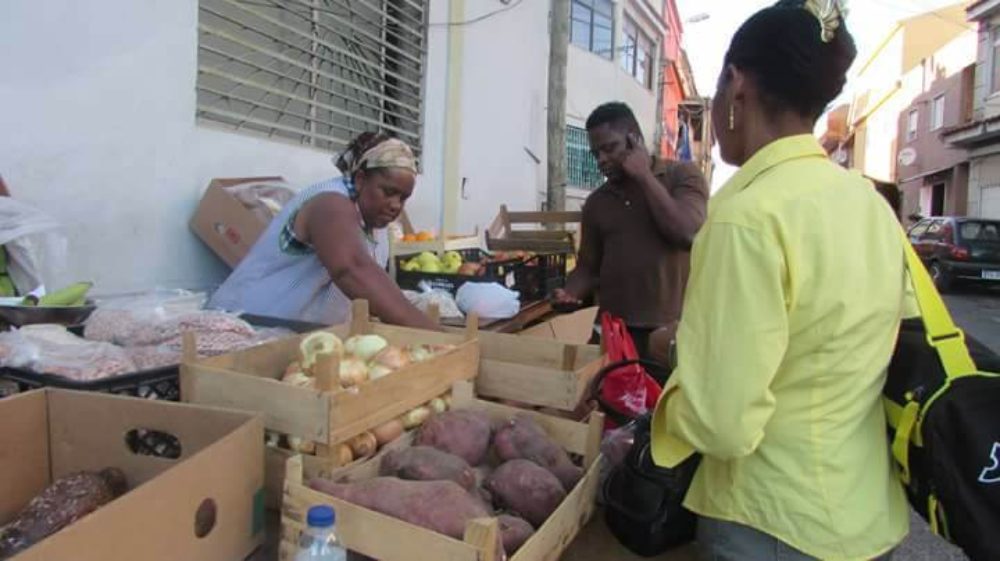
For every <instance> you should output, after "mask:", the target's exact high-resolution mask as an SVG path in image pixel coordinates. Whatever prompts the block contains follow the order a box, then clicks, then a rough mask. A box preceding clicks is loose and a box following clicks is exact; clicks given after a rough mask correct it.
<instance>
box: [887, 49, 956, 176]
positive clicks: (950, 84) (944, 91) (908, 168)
mask: <svg viewBox="0 0 1000 561" xmlns="http://www.w3.org/2000/svg"><path fill="white" fill-rule="evenodd" d="M970 54H971V53H970ZM943 73H944V71H943V70H942V71H941V74H943ZM935 74H937V72H935ZM965 79H966V78H965V75H964V71H963V72H959V73H957V74H952V75H950V76H947V77H941V78H938V79H935V81H934V82H933V83H931V85H930V87H929V88H928V89H927V90H926V91H925V92H924V93H922V94H920V95H918V96H917V97H916V98H915V99H914V101H913V103H911V104H910V105H909V106H908V107H906V108H905V109H903V111H901V112H900V114H899V119H898V126H897V136H898V138H899V150H898V151H897V154H898V152H901V151H902V150H904V149H912V151H913V152H915V153H916V159H915V160H914V162H913V163H912V164H910V165H904V164H903V162H902V161H900V162H899V167H898V170H897V175H898V178H899V181H900V182H904V181H909V180H910V179H912V178H915V177H919V176H922V175H925V174H929V173H934V172H938V171H941V170H944V169H947V168H951V167H952V166H955V165H957V164H959V163H961V162H964V161H965V160H966V159H967V156H966V152H965V150H963V149H960V148H955V147H953V146H952V145H949V144H947V143H946V142H944V141H943V140H942V139H941V133H942V132H943V131H944V130H945V129H948V128H950V127H954V126H956V125H958V124H961V123H962V122H963V115H962V106H963V100H964V98H965V95H966V89H965ZM939 96H944V122H943V126H942V127H941V128H939V129H937V130H931V119H932V113H933V104H934V100H935V99H937V98H938V97H939ZM913 111H916V112H917V114H918V115H919V126H918V127H917V136H916V138H915V139H913V140H910V139H909V137H908V134H907V128H908V119H909V115H910V113H911V112H913Z"/></svg>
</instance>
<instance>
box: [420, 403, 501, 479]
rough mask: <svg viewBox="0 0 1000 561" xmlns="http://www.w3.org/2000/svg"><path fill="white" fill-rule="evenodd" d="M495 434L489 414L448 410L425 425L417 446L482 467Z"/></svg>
mask: <svg viewBox="0 0 1000 561" xmlns="http://www.w3.org/2000/svg"><path fill="white" fill-rule="evenodd" d="M492 434H493V423H492V422H491V420H490V418H489V416H488V415H486V414H485V413H479V412H476V411H464V410H459V411H448V412H447V413H442V414H440V415H434V416H433V417H431V418H430V419H428V420H427V422H426V423H424V426H423V427H421V429H420V434H418V435H417V441H416V444H417V445H418V446H431V447H434V448H437V449H438V450H441V451H443V452H448V453H449V454H454V455H456V456H458V457H459V458H462V459H463V460H465V461H466V462H468V463H469V465H470V466H478V465H479V464H481V463H482V462H483V460H484V459H486V454H487V452H489V448H490V437H491V436H492Z"/></svg>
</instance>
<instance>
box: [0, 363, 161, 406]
mask: <svg viewBox="0 0 1000 561" xmlns="http://www.w3.org/2000/svg"><path fill="white" fill-rule="evenodd" d="M179 373H180V367H179V366H165V367H163V368H156V369H153V370H145V371H143V372H133V373H131V374H122V375H121V376H111V377H109V378H103V379H101V380H93V381H89V382H79V381H76V380H70V379H68V378H64V377H62V376H56V375H54V374H40V373H38V372H30V371H27V370H21V369H20V368H0V379H2V380H5V381H7V382H12V383H13V384H16V385H17V391H18V392H25V391H29V390H36V389H39V388H46V387H49V388H62V389H67V390H79V391H88V392H104V393H113V394H117V395H127V396H130V397H138V398H142V399H162V400H166V401H180V399H181V387H180V377H179ZM11 389H12V388H11ZM11 393H13V392H11Z"/></svg>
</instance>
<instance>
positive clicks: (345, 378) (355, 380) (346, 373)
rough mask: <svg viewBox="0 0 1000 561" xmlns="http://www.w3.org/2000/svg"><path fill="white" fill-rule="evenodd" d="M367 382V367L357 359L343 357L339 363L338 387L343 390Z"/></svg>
mask: <svg viewBox="0 0 1000 561" xmlns="http://www.w3.org/2000/svg"><path fill="white" fill-rule="evenodd" d="M367 380H368V366H367V365H366V364H365V363H364V361H362V360H361V359H359V358H355V357H344V359H343V360H341V361H340V385H341V386H343V387H345V388H350V387H352V386H357V385H359V384H363V383H365V382H366V381H367Z"/></svg>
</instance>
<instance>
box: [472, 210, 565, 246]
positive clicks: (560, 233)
mask: <svg viewBox="0 0 1000 561" xmlns="http://www.w3.org/2000/svg"><path fill="white" fill-rule="evenodd" d="M582 221H583V213H582V212H537V211H534V212H510V211H509V210H507V205H501V206H500V212H499V213H498V214H497V217H496V218H494V219H493V222H492V223H491V224H490V226H489V228H487V229H486V233H485V234H486V247H487V249H489V250H490V251H534V252H536V253H573V254H575V253H576V250H577V247H578V245H579V239H578V236H577V235H575V234H574V232H571V231H569V230H567V229H566V226H567V225H570V224H578V223H580V222H582ZM519 225H520V226H524V225H534V226H536V227H537V228H536V229H524V228H518V226H519ZM549 226H555V227H557V228H558V229H552V230H550V229H546V227H549Z"/></svg>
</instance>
